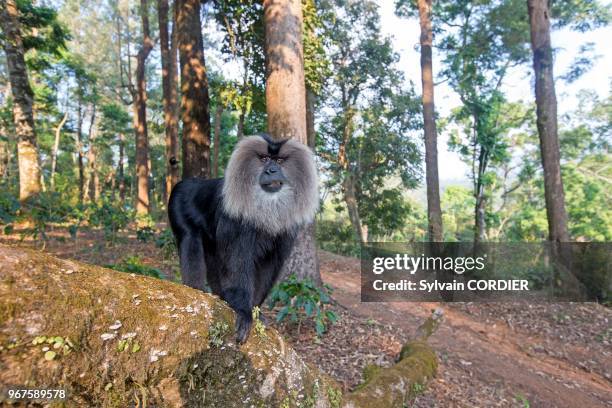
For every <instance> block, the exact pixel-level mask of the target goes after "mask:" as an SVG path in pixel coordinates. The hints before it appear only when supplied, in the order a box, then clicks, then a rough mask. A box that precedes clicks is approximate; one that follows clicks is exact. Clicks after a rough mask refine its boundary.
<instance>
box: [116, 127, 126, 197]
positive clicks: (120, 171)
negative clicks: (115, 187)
mask: <svg viewBox="0 0 612 408" xmlns="http://www.w3.org/2000/svg"><path fill="white" fill-rule="evenodd" d="M124 156H125V135H124V134H123V133H119V162H118V163H117V167H118V169H117V170H118V171H117V175H118V177H119V198H120V199H121V203H124V202H125V173H124V168H123V162H124V160H125V159H124Z"/></svg>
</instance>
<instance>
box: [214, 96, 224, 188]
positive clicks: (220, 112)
mask: <svg viewBox="0 0 612 408" xmlns="http://www.w3.org/2000/svg"><path fill="white" fill-rule="evenodd" d="M222 116H223V104H221V102H220V101H219V102H217V109H216V111H215V143H214V144H213V159H214V167H213V177H215V178H216V177H219V144H220V143H221V117H222Z"/></svg>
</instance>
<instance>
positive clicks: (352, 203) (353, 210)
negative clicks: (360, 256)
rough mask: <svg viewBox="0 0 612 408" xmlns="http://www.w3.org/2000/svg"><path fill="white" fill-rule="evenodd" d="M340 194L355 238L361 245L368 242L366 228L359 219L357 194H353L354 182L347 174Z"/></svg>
mask: <svg viewBox="0 0 612 408" xmlns="http://www.w3.org/2000/svg"><path fill="white" fill-rule="evenodd" d="M342 193H343V195H344V202H345V203H346V208H347V210H348V214H349V220H350V221H351V225H352V226H353V231H354V232H355V236H356V237H357V239H359V242H360V243H362V244H363V243H365V242H368V229H367V226H365V225H363V224H362V223H361V217H360V216H359V205H358V203H357V194H356V192H355V182H354V180H353V177H352V176H351V175H350V174H347V175H346V176H345V178H344V181H343V182H342Z"/></svg>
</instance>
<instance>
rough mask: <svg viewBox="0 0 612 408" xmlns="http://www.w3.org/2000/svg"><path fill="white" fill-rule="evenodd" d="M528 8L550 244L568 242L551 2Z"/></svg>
mask: <svg viewBox="0 0 612 408" xmlns="http://www.w3.org/2000/svg"><path fill="white" fill-rule="evenodd" d="M527 5H528V9H529V24H530V27H531V49H532V51H533V70H534V73H535V94H536V112H537V125H538V134H539V135H540V150H541V154H542V167H543V168H544V196H545V199H546V215H547V217H548V236H549V240H551V241H555V242H567V241H569V233H568V230H567V213H566V211H565V194H564V192H563V180H562V179H561V164H560V161H561V158H560V153H559V137H558V134H557V97H556V95H555V82H554V79H553V55H552V46H551V42H550V11H549V9H548V0H528V1H527Z"/></svg>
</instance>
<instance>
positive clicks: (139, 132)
mask: <svg viewBox="0 0 612 408" xmlns="http://www.w3.org/2000/svg"><path fill="white" fill-rule="evenodd" d="M140 12H141V13H142V15H141V19H142V46H141V47H140V50H139V51H138V56H137V57H136V92H135V94H134V95H133V98H134V119H133V121H134V134H135V136H136V179H137V191H136V214H137V215H146V214H149V135H148V132H147V84H146V77H145V68H146V67H145V64H146V61H147V57H148V56H149V53H150V52H151V50H152V49H153V40H152V39H151V34H150V31H149V12H148V0H140Z"/></svg>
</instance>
